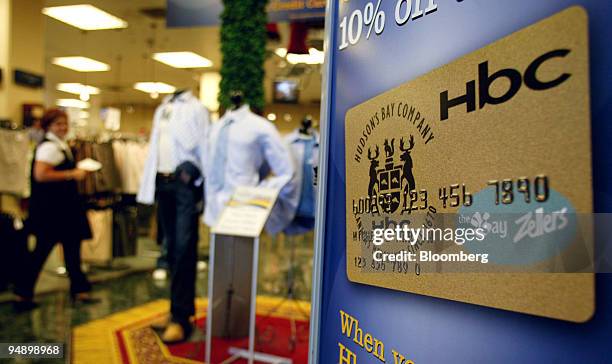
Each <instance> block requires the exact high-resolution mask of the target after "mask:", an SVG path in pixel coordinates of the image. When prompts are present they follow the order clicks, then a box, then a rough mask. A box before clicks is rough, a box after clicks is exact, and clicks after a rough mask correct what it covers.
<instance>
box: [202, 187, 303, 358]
mask: <svg viewBox="0 0 612 364" xmlns="http://www.w3.org/2000/svg"><path fill="white" fill-rule="evenodd" d="M277 195H278V190H275V189H266V188H256V187H239V188H238V189H237V190H236V192H235V193H234V196H233V197H232V201H230V202H229V203H228V205H227V206H226V207H225V210H224V211H223V213H222V214H221V217H220V218H219V222H218V223H217V225H216V226H215V227H214V228H213V229H212V232H211V239H210V263H209V273H208V307H207V317H206V355H205V362H206V363H208V364H211V352H212V337H213V334H215V333H216V332H217V331H218V330H217V329H216V328H215V326H214V325H213V319H214V317H215V315H214V311H215V308H216V307H218V305H219V303H221V302H223V300H225V303H226V307H224V308H223V309H225V312H224V315H223V317H224V321H225V322H224V323H223V324H224V327H225V328H226V330H225V332H226V333H230V332H232V331H234V332H238V333H239V331H240V330H233V328H230V325H231V323H230V322H229V320H230V317H231V315H232V307H231V306H232V302H234V297H236V296H237V297H238V298H240V294H242V295H244V294H246V292H245V289H244V288H245V287H234V286H235V284H234V281H236V279H235V277H233V274H234V273H230V275H231V276H230V277H229V279H228V278H227V277H221V279H220V280H218V281H219V282H220V283H223V284H225V287H222V289H223V291H221V292H223V293H224V294H227V296H226V297H221V298H218V299H217V301H215V296H216V295H217V297H218V294H219V293H220V287H215V273H221V272H222V270H221V268H220V267H216V259H215V256H216V254H217V253H219V254H220V257H223V256H227V257H228V258H230V262H229V263H228V264H227V266H229V268H231V269H232V272H233V269H234V266H235V261H236V260H238V259H240V258H243V256H244V255H245V254H243V256H242V257H241V255H240V254H237V253H236V252H237V249H236V244H235V243H236V241H240V244H244V243H245V242H249V243H250V242H252V244H253V245H252V247H253V248H252V259H251V262H250V265H251V286H250V294H249V296H250V302H249V315H248V317H249V327H248V338H249V344H248V349H244V348H234V347H232V348H230V349H229V354H230V355H231V356H232V357H231V358H230V359H228V360H226V361H224V362H223V363H230V362H233V361H235V360H238V359H247V360H248V363H249V364H253V362H254V361H255V360H257V361H258V362H263V363H271V364H292V360H291V359H289V358H283V357H279V356H275V355H270V354H265V353H258V352H255V316H256V308H257V278H258V269H259V235H260V234H261V231H262V229H263V226H264V225H265V222H266V221H267V219H268V217H269V215H270V211H271V209H272V206H274V202H275V200H276V197H277ZM262 207H263V208H262ZM221 237H223V238H230V239H232V244H234V245H233V246H232V251H230V252H229V255H228V251H227V249H226V251H223V252H221V251H217V250H218V249H217V248H218V247H217V243H221V241H222V240H223V239H220V238H221ZM243 248H244V246H243ZM244 264H247V262H246V261H245V262H244ZM222 268H227V267H222ZM245 273H246V271H244V270H243V271H242V274H243V276H245V275H246V274H245ZM235 288H237V289H236V290H235ZM215 290H217V294H215ZM236 291H238V294H236ZM243 301H246V299H245V298H244V297H243Z"/></svg>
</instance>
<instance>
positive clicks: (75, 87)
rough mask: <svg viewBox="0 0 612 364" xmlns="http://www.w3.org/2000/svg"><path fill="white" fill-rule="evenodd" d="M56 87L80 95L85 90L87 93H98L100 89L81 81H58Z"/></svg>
mask: <svg viewBox="0 0 612 364" xmlns="http://www.w3.org/2000/svg"><path fill="white" fill-rule="evenodd" d="M56 89H57V90H58V91H63V92H67V93H69V94H75V95H81V94H82V93H84V92H86V93H88V94H89V95H98V94H99V93H100V89H99V88H97V87H93V86H90V85H83V84H82V83H70V82H67V83H58V84H57V87H56Z"/></svg>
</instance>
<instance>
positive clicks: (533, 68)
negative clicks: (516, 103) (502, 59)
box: [440, 49, 571, 121]
mask: <svg viewBox="0 0 612 364" xmlns="http://www.w3.org/2000/svg"><path fill="white" fill-rule="evenodd" d="M569 53H570V50H569V49H557V50H554V51H550V52H548V53H545V54H543V55H541V56H540V57H538V58H536V59H535V60H533V62H531V64H530V65H529V66H528V67H527V69H526V70H525V73H524V75H521V72H520V71H519V70H516V69H513V68H504V69H501V70H499V71H497V72H495V73H493V74H491V75H490V74H489V62H488V61H487V62H483V63H480V64H479V65H478V96H479V98H478V107H479V108H480V109H482V108H484V107H485V106H486V105H487V104H489V105H498V104H502V103H504V102H506V101H509V100H510V99H512V98H513V97H514V95H516V94H517V93H518V92H519V90H520V89H521V86H522V85H523V83H525V85H526V86H527V87H529V88H530V89H532V90H535V91H542V90H548V89H551V88H553V87H556V86H559V85H560V84H562V83H563V82H565V81H566V80H567V79H568V78H570V76H571V74H569V73H563V74H561V75H560V76H559V77H557V78H555V79H553V80H549V81H545V80H541V79H539V78H538V74H537V73H538V69H539V68H540V66H542V64H544V63H545V62H546V61H548V60H550V59H551V58H563V57H565V56H567V55H568V54H569ZM500 78H506V79H508V81H510V87H509V88H508V90H507V91H506V93H505V94H503V95H501V96H493V95H491V93H490V88H491V85H492V84H493V82H495V81H496V80H498V79H500ZM465 88H466V92H465V95H462V96H458V97H456V98H454V99H450V100H449V96H448V90H446V91H444V92H441V93H440V121H444V120H447V119H448V111H449V109H451V108H453V107H455V106H459V105H461V104H465V105H466V108H467V112H468V113H469V112H472V111H476V80H472V81H469V82H468V83H466V85H465Z"/></svg>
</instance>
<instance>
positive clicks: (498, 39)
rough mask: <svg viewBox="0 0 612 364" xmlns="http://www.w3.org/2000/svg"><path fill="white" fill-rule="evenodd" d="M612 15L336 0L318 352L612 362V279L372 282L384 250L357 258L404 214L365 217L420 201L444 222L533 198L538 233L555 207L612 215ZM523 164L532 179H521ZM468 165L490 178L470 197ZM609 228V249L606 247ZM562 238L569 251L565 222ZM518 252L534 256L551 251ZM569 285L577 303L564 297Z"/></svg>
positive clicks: (510, 4)
mask: <svg viewBox="0 0 612 364" xmlns="http://www.w3.org/2000/svg"><path fill="white" fill-rule="evenodd" d="M610 17H612V3H610V2H609V1H600V0H548V1H531V0H515V1H504V0H487V1H477V0H465V1H461V0H457V1H451V0H446V1H445V0H388V1H387V0H384V1H383V0H348V1H334V2H330V3H329V4H328V5H327V10H326V32H327V38H326V63H325V74H324V90H323V92H324V94H323V108H322V114H321V120H322V121H321V146H322V155H321V162H320V167H319V168H320V173H319V186H320V188H319V196H318V209H319V210H318V220H317V227H316V244H315V260H314V268H313V269H314V275H313V302H312V303H313V311H312V319H311V341H310V357H309V361H310V363H343V364H344V363H350V364H355V363H380V362H387V363H389V362H390V363H401V364H407V363H416V364H419V363H515V362H526V363H549V362H555V363H575V362H588V363H603V362H608V361H609V360H610V359H609V358H608V357H609V355H608V352H609V349H608V346H609V342H610V336H611V335H612V277H610V275H609V274H597V275H585V276H574V275H571V276H570V275H563V274H561V275H559V277H560V278H559V279H560V281H556V282H552V281H555V280H556V279H557V278H553V276H554V277H557V276H556V275H553V274H548V275H547V273H542V274H543V277H544V278H542V277H539V278H534V279H531V276H529V275H521V274H518V275H513V276H511V277H508V276H504V277H501V278H500V276H498V275H490V276H486V277H485V276H480V275H479V274H465V275H463V276H461V278H459V279H457V278H456V277H451V276H443V274H438V275H437V278H431V279H430V277H427V276H417V275H418V274H417V275H415V274H414V273H413V272H414V268H413V267H412V266H410V269H409V270H411V271H410V273H411V275H405V274H399V273H398V274H397V275H394V276H389V275H384V274H382V275H378V276H376V274H377V273H376V272H375V271H377V270H378V269H379V263H378V262H376V261H375V259H374V261H372V260H371V259H370V258H372V254H370V255H369V256H367V254H366V258H368V259H370V260H367V259H366V260H363V261H362V259H361V257H360V256H359V254H360V253H361V252H363V251H366V250H365V248H364V247H363V246H360V245H367V246H368V249H370V250H367V253H371V252H372V251H374V252H376V250H377V249H378V248H376V247H374V246H373V245H372V243H373V239H372V234H373V232H372V231H371V229H369V228H370V226H372V227H378V226H380V227H382V228H385V227H389V226H391V227H393V226H394V225H396V226H397V225H398V224H397V223H393V222H391V223H389V222H388V221H387V222H380V223H379V222H378V220H372V221H370V220H367V216H366V214H365V213H364V212H368V213H372V214H374V215H376V216H379V217H382V216H390V218H389V219H387V220H389V221H391V220H394V221H399V220H398V219H397V218H394V217H396V216H404V215H401V214H400V211H408V212H407V214H410V212H411V211H412V212H413V211H414V210H416V209H417V207H415V208H414V209H412V207H413V204H414V205H415V206H417V205H418V206H419V207H418V208H421V207H424V209H423V213H425V212H427V213H430V212H431V213H432V214H434V215H435V214H436V211H437V213H438V215H440V214H439V213H440V212H441V211H445V209H446V208H447V203H448V204H449V205H450V206H456V207H457V208H456V209H455V211H457V210H460V212H461V211H468V212H470V213H476V214H479V213H480V211H477V210H475V207H478V206H482V205H483V201H485V200H483V199H488V200H486V201H489V200H490V201H492V202H491V204H490V205H491V206H493V207H494V209H496V208H498V206H503V205H504V204H511V203H512V201H517V200H519V197H518V196H520V204H518V205H516V204H515V205H512V206H514V207H516V208H518V207H520V208H532V209H533V210H534V211H535V212H538V213H540V214H541V215H538V216H544V215H545V214H548V213H549V212H550V215H551V216H552V218H550V219H548V218H547V219H548V220H547V221H548V222H547V223H546V224H544V225H543V228H542V229H540V225H539V224H540V222H539V221H534V222H533V226H534V228H533V229H532V230H529V231H527V230H525V229H523V230H524V231H521V233H519V235H520V236H521V237H522V236H532V237H533V236H538V234H540V233H542V231H545V230H546V229H547V228H549V227H551V226H552V225H551V223H550V222H551V221H553V222H554V218H556V217H558V216H560V213H559V212H560V211H563V213H565V211H566V210H569V211H571V212H572V213H574V212H576V213H587V212H588V213H610V212H612V183H611V182H610V181H612V149H611V148H610V147H609V140H611V139H612V120H610V115H612V71H611V65H612V48H610V46H609V42H610V39H612V23H611V22H610V21H609V19H610ZM555 35H557V36H555ZM502 79H503V80H502ZM561 100H563V101H562V102H561ZM555 103H558V104H555ZM557 109H559V110H563V115H561V114H555V115H554V117H553V116H551V115H552V114H549V113H550V112H554V110H557ZM517 115H520V117H519V116H517ZM399 119H401V120H402V122H403V124H399V121H397V123H398V124H393V123H396V120H399ZM555 120H556V121H557V125H554V124H549V123H551V122H552V121H555ZM475 122H477V128H476V126H475V125H474V123H475ZM470 123H472V124H470ZM500 123H503V124H502V125H500ZM396 125H401V127H400V126H398V127H397V128H396ZM394 128H396V129H394ZM402 128H404V129H402ZM450 129H452V130H453V132H452V134H451V133H449V132H448V130H450ZM393 130H397V132H396V133H395V134H393ZM404 130H409V131H410V132H409V133H408V134H404ZM470 133H473V137H472V138H471V139H470V138H468V136H470V135H472V134H470ZM448 135H454V136H456V137H454V138H452V139H449V138H446V139H445V136H448ZM559 144H561V147H559ZM491 145H494V146H495V147H491ZM542 146H545V147H542ZM485 147H486V148H485ZM496 148H498V149H496ZM556 148H559V149H556ZM427 150H429V154H427V155H426V156H423V155H424V153H425V152H424V151H427ZM523 150H528V151H529V153H528V154H529V155H523V154H521V153H520V152H521V151H523ZM507 151H511V152H507ZM434 152H435V153H434ZM566 153H568V154H566ZM459 154H461V155H459ZM460 157H461V158H460ZM462 158H463V159H466V160H468V161H469V162H464V161H463V159H462ZM534 160H537V161H534ZM466 163H467V164H466ZM557 163H558V164H557ZM464 164H465V165H469V166H471V167H470V168H468V169H466V168H463V169H457V167H456V166H461V165H464ZM521 166H524V168H525V169H524V170H525V171H526V172H525V175H522V174H520V175H518V174H517V175H514V174H512V173H514V171H515V169H514V168H515V167H516V168H519V167H521ZM424 170H426V171H427V173H428V174H427V175H425V174H424V172H423V171H424ZM517 170H520V169H517ZM449 171H450V172H449ZM413 172H414V173H413ZM570 175H571V176H573V177H571V178H570V177H569V176H570ZM464 176H465V179H468V180H469V179H470V178H476V177H478V178H480V177H482V178H484V179H483V180H482V183H483V184H484V185H485V186H480V187H479V188H477V189H476V190H470V188H471V187H473V186H474V184H471V185H470V184H463V183H464V180H462V179H461V178H464ZM473 176H476V177H473ZM445 177H448V178H449V181H450V180H452V178H456V179H457V180H456V181H454V180H452V181H451V182H453V183H456V186H457V189H456V190H455V193H453V192H449V191H452V190H453V188H455V185H448V187H449V188H450V189H446V188H444V189H443V188H442V186H441V185H440V186H438V185H436V187H440V188H439V189H438V188H436V190H435V192H434V191H429V192H430V193H429V197H427V192H428V191H425V193H424V195H425V197H424V198H422V196H421V194H420V193H419V192H420V190H419V189H420V188H421V186H423V185H427V184H428V183H433V182H432V181H437V180H438V179H440V180H441V179H443V178H445ZM574 177H575V178H574ZM494 178H499V181H495V180H494ZM487 182H488V183H489V184H488V185H487ZM462 184H463V185H462ZM415 185H416V191H417V192H416V193H413V189H414V188H415ZM407 186H408V187H407ZM466 186H467V187H466ZM485 187H486V189H485ZM462 188H463V190H462ZM466 188H467V189H466ZM407 191H410V192H407ZM456 191H462V192H459V193H456ZM504 191H505V192H504ZM358 194H361V195H359V196H358V197H353V196H355V195H358ZM432 195H435V196H432ZM511 195H512V198H511V197H510V196H511ZM347 196H348V197H347ZM449 196H452V197H456V203H457V204H456V205H453V202H452V200H453V198H452V197H450V198H449ZM349 197H350V198H351V200H349ZM428 198H429V199H428ZM432 201H433V202H435V203H431V202H432ZM538 203H541V204H542V205H534V204H538ZM517 206H518V207H517ZM533 206H540V207H538V208H534V207H533ZM567 206H569V207H568V208H566V207H567ZM459 207H461V209H459ZM432 211H433V212H432ZM522 211H524V210H522ZM519 212H520V211H519ZM513 213H514V212H513ZM517 213H518V212H517ZM385 214H387V215H385ZM394 214H395V215H394ZM479 216H480V215H479ZM543 219H544V217H543ZM519 220H520V219H519ZM517 221H518V220H517ZM560 221H561V223H559V224H557V225H556V227H558V228H561V226H565V225H568V223H567V221H570V220H567V219H565V218H563V217H562V218H561V220H560ZM370 223H371V224H370ZM363 226H365V228H363V229H362V227H363ZM571 228H572V230H571V231H572V233H573V232H574V231H575V230H576V226H575V225H572V226H571ZM489 229H491V228H490V227H489ZM551 229H553V228H551ZM599 229H600V226H596V231H595V236H596V237H598V239H596V243H597V244H606V243H608V242H609V241H610V239H609V236H602V234H600V230H599ZM542 234H543V233H542ZM555 234H557V235H555ZM368 235H369V237H368ZM364 236H366V237H365V238H364ZM551 236H552V237H554V238H555V239H556V241H558V242H559V247H558V249H561V250H562V249H565V248H566V247H567V246H569V242H568V241H566V240H563V239H564V238H565V237H566V236H567V233H562V232H561V233H560V232H559V231H558V230H555V232H554V234H553V235H551ZM558 236H560V237H562V238H559V239H557V237H558ZM603 239H605V240H603ZM506 240H508V241H509V243H510V244H518V243H517V237H516V236H515V237H514V241H513V239H510V238H508V239H506ZM531 241H537V239H536V240H533V239H532V240H531ZM372 249H373V250H372ZM471 250H473V251H477V249H471ZM521 252H522V253H523V254H526V255H524V256H522V261H529V263H533V262H537V261H539V260H540V259H541V257H542V256H543V255H538V256H537V257H536V256H534V255H533V254H532V253H531V250H522V251H521ZM537 254H543V253H541V252H540V251H538V252H537ZM374 255H376V254H374ZM502 257H503V258H508V257H507V256H505V255H504V256H502ZM502 260H503V259H502ZM363 262H365V263H364V264H363V265H362V263H363ZM504 262H505V263H507V262H512V259H510V258H508V259H506V260H505V261H504ZM394 263H395V262H394ZM381 265H382V264H381ZM417 265H418V264H417ZM391 267H395V264H393V265H391V264H387V265H386V269H387V272H385V273H387V274H388V273H389V272H388V270H389V269H391ZM383 269H385V268H383ZM393 269H395V268H393ZM400 273H401V272H400ZM440 276H443V278H442V282H441V281H440V279H439V277H440ZM389 277H391V278H389ZM593 277H594V278H593ZM583 279H584V280H583ZM444 281H446V282H444ZM549 281H550V282H549ZM570 281H573V282H570ZM578 281H579V282H580V284H578V285H575V284H574V283H576V282H578ZM422 282H425V283H422ZM448 282H452V284H448ZM487 282H489V283H490V282H493V283H497V284H493V286H494V287H491V285H490V284H489V285H487V284H488V283H487ZM500 282H504V283H503V284H502V283H500ZM547 282H548V283H547ZM562 282H568V283H567V285H564V283H562ZM531 284H532V285H531ZM530 285H531V286H530ZM495 286H496V287H495ZM474 287H479V288H483V289H479V290H474V289H473V288H474ZM513 287H515V288H516V289H514V291H513ZM497 291H499V292H505V293H503V294H501V293H500V295H499V296H501V297H503V299H502V300H501V301H502V302H499V298H500V297H499V296H498V297H496V296H497V295H496V293H495V292H497ZM567 291H572V292H567ZM576 291H579V292H580V293H579V294H574V293H575V292H576ZM508 292H510V293H508ZM564 294H567V296H564V297H571V299H566V300H556V301H553V302H552V303H551V301H550V297H551V296H556V295H564ZM525 297H528V298H529V299H528V300H527V299H525ZM572 307H574V309H573V310H572ZM585 307H586V308H585ZM583 308H584V309H583ZM572 311H575V312H572Z"/></svg>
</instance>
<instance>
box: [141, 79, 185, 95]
mask: <svg viewBox="0 0 612 364" xmlns="http://www.w3.org/2000/svg"><path fill="white" fill-rule="evenodd" d="M134 89H136V90H138V91H142V92H146V93H148V94H153V93H155V92H157V93H158V94H171V93H173V92H174V91H176V87H174V86H172V85H168V84H167V83H164V82H137V83H135V84H134Z"/></svg>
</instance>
